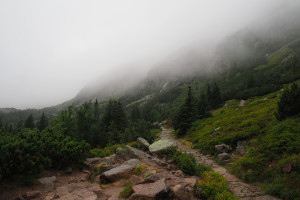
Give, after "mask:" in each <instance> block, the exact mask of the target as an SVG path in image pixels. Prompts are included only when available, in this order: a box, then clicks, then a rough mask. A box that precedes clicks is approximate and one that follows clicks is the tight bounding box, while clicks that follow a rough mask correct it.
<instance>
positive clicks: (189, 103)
mask: <svg viewBox="0 0 300 200" xmlns="http://www.w3.org/2000/svg"><path fill="white" fill-rule="evenodd" d="M195 108H196V106H195V100H194V96H193V92H192V88H191V86H189V87H188V93H187V97H186V99H185V103H184V104H183V105H182V106H181V108H180V110H179V112H178V113H177V115H176V116H175V119H174V124H173V126H174V128H175V129H176V130H178V136H183V135H185V134H186V133H187V131H188V129H189V128H190V126H191V124H192V122H193V121H194V120H195V119H196V114H197V113H196V109H195Z"/></svg>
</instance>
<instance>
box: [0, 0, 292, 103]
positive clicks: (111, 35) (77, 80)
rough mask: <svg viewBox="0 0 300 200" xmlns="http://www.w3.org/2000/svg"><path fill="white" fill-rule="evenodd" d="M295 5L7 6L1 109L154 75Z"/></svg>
mask: <svg viewBox="0 0 300 200" xmlns="http://www.w3.org/2000/svg"><path fill="white" fill-rule="evenodd" d="M282 2H285V3H287V2H289V0H247V1H246V0H226V1H225V0H148V1H144V0H119V1H116V0H95V1H92V0H89V1H85V0H81V1H79V0H51V1H50V0H48V1H46V0H26V1H24V0H0V107H16V108H41V107H45V106H52V105H56V104H59V103H62V102H63V101H66V100H69V99H71V98H72V97H74V96H75V95H76V94H77V93H78V92H79V90H80V89H81V88H82V87H84V86H85V85H86V84H88V83H89V82H91V81H94V80H96V79H106V78H108V77H109V78H111V77H113V74H114V73H123V72H124V71H128V70H131V71H134V70H135V69H138V70H143V71H147V70H149V68H150V67H151V66H152V65H153V64H154V63H156V62H158V61H159V60H161V59H163V58H164V57H165V56H167V55H169V54H171V53H172V52H174V51H176V50H178V49H180V48H182V47H184V46H186V45H188V44H191V43H193V42H201V41H219V40H220V39H221V38H222V37H224V36H226V35H228V34H230V33H232V32H234V31H236V30H238V29H240V28H243V27H244V26H246V25H247V24H249V23H252V22H254V21H256V20H257V19H259V18H260V17H262V16H265V15H266V14H268V13H272V12H274V10H275V11H276V9H278V6H279V5H281V4H282Z"/></svg>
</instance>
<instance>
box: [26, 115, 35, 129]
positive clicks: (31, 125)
mask: <svg viewBox="0 0 300 200" xmlns="http://www.w3.org/2000/svg"><path fill="white" fill-rule="evenodd" d="M24 127H25V128H30V129H34V122H33V116H32V115H29V116H28V118H27V119H26V121H25V124H24Z"/></svg>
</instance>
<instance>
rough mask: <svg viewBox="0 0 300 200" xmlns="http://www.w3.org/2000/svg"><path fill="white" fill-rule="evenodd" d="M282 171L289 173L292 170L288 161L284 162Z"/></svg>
mask: <svg viewBox="0 0 300 200" xmlns="http://www.w3.org/2000/svg"><path fill="white" fill-rule="evenodd" d="M282 171H283V172H284V173H290V172H291V171H292V165H291V164H290V163H288V164H286V165H285V167H284V168H283V169H282Z"/></svg>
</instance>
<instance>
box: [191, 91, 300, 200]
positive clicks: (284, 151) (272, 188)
mask: <svg viewBox="0 0 300 200" xmlns="http://www.w3.org/2000/svg"><path fill="white" fill-rule="evenodd" d="M281 94H282V91H278V92H274V93H270V94H268V95H265V96H261V97H253V98H250V99H248V100H246V105H245V106H242V107H241V106H239V101H237V100H229V101H227V102H226V103H227V106H225V107H222V108H220V109H217V110H214V111H213V112H212V114H213V117H210V118H206V119H201V120H197V121H195V122H194V123H193V125H192V128H191V129H190V130H189V132H188V133H187V135H186V139H187V140H189V141H191V142H192V143H193V146H194V148H197V149H199V150H200V151H201V152H203V153H207V154H212V155H215V154H216V153H215V148H214V146H215V145H218V144H222V143H225V144H228V145H230V146H231V147H232V148H233V150H235V148H236V146H237V142H238V141H243V140H246V141H247V152H246V154H245V155H244V156H235V157H234V160H233V161H232V162H230V163H229V164H226V166H227V167H228V168H229V169H230V170H231V172H232V173H234V174H236V175H237V176H238V177H240V178H242V179H243V180H245V181H247V182H251V183H256V184H260V185H262V186H263V188H265V189H266V190H267V191H268V192H269V193H271V194H274V195H277V196H280V197H281V198H283V199H300V190H299V183H300V134H299V133H300V115H299V114H298V115H296V116H294V117H291V118H288V119H286V120H283V121H278V120H277V119H276V117H275V115H274V113H275V112H276V111H277V103H278V101H279V99H280V96H281ZM217 128H218V130H216V129H217ZM286 166H291V171H290V172H285V170H283V169H284V168H285V167H286Z"/></svg>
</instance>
